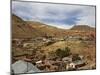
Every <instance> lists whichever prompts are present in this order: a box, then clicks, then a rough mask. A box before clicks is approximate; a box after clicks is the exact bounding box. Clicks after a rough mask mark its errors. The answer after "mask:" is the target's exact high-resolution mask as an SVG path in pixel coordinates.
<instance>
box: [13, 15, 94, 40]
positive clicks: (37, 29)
mask: <svg viewBox="0 0 100 75" xmlns="http://www.w3.org/2000/svg"><path fill="white" fill-rule="evenodd" d="M90 33H92V34H93V35H94V36H95V28H92V27H89V26H87V25H76V26H74V27H72V28H71V29H60V28H56V27H53V26H49V25H46V24H44V23H40V22H35V21H24V20H22V19H21V18H20V17H18V16H16V15H14V14H12V37H13V38H34V37H38V36H39V37H40V36H53V37H64V36H70V35H72V36H76V35H80V36H87V35H90Z"/></svg>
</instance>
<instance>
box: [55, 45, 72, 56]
mask: <svg viewBox="0 0 100 75" xmlns="http://www.w3.org/2000/svg"><path fill="white" fill-rule="evenodd" d="M55 53H56V55H57V56H58V57H60V58H63V57H66V56H69V55H70V54H71V53H70V49H69V48H68V47H65V48H64V49H60V48H59V49H57V50H56V52H55Z"/></svg>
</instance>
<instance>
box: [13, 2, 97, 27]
mask: <svg viewBox="0 0 100 75" xmlns="http://www.w3.org/2000/svg"><path fill="white" fill-rule="evenodd" d="M12 12H13V13H14V14H16V15H18V16H19V17H21V18H22V19H24V20H33V21H39V22H43V23H46V24H49V25H52V26H56V27H61V28H70V27H71V26H73V25H78V24H79V25H82V24H83V25H90V26H93V27H94V26H95V7H93V6H80V5H67V4H66V5H65V4H48V3H34V2H18V1H13V2H12Z"/></svg>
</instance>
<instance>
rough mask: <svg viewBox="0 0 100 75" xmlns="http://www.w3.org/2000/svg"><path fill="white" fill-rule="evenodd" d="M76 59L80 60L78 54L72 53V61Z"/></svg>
mask: <svg viewBox="0 0 100 75" xmlns="http://www.w3.org/2000/svg"><path fill="white" fill-rule="evenodd" d="M77 60H80V57H79V54H74V55H73V56H72V61H77Z"/></svg>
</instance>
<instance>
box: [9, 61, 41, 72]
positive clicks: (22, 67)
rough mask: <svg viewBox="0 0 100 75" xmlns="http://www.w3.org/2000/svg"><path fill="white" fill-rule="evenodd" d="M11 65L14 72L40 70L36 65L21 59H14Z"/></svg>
mask: <svg viewBox="0 0 100 75" xmlns="http://www.w3.org/2000/svg"><path fill="white" fill-rule="evenodd" d="M11 67H12V71H13V72H14V73H15V74H20V73H35V72H41V71H40V70H39V69H38V68H37V67H36V66H34V65H33V64H31V63H29V62H26V61H23V60H19V61H16V62H15V63H14V64H12V66H11Z"/></svg>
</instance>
